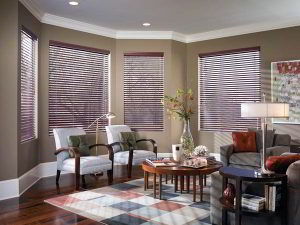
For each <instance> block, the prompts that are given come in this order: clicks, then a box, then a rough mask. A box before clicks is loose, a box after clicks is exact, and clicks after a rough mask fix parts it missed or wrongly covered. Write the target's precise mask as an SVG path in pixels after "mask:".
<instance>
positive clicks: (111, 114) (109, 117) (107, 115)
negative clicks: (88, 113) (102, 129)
mask: <svg viewBox="0 0 300 225" xmlns="http://www.w3.org/2000/svg"><path fill="white" fill-rule="evenodd" d="M115 117H116V114H114V113H113V112H109V113H107V114H103V115H101V116H99V117H98V118H97V119H95V120H94V121H93V122H92V123H91V124H90V125H89V126H88V128H87V129H89V128H90V127H91V126H93V125H94V124H95V123H96V144H98V132H99V120H101V119H104V118H105V119H113V118H115ZM96 154H97V155H98V146H96Z"/></svg>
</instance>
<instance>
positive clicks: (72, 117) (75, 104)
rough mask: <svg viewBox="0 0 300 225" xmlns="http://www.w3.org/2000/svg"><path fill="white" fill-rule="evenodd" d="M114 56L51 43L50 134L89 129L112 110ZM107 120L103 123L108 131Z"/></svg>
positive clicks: (93, 50)
mask: <svg viewBox="0 0 300 225" xmlns="http://www.w3.org/2000/svg"><path fill="white" fill-rule="evenodd" d="M109 70H110V53H109V51H107V50H100V49H93V48H87V47H82V46H77V45H71V44H65V43H61V42H57V41H50V46H49V133H50V134H52V130H53V128H59V127H81V128H84V129H85V130H86V131H87V132H94V131H95V128H94V127H91V128H90V129H87V127H88V126H89V125H90V124H91V123H92V122H93V121H94V120H95V119H97V118H98V117H99V116H101V115H103V114H107V113H108V110H109V84H108V83H109ZM107 124H108V121H107V120H106V119H104V120H100V121H99V125H100V127H99V129H101V130H104V127H105V126H106V125H107Z"/></svg>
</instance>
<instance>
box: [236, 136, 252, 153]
mask: <svg viewBox="0 0 300 225" xmlns="http://www.w3.org/2000/svg"><path fill="white" fill-rule="evenodd" d="M232 141H233V152H256V140H255V132H232Z"/></svg>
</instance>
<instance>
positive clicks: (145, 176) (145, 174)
mask: <svg viewBox="0 0 300 225" xmlns="http://www.w3.org/2000/svg"><path fill="white" fill-rule="evenodd" d="M146 183H147V172H146V171H144V191H146V189H147V188H146V186H147V185H146Z"/></svg>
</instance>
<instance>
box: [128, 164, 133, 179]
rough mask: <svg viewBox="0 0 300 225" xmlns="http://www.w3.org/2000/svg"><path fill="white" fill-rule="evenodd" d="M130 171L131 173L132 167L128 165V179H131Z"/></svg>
mask: <svg viewBox="0 0 300 225" xmlns="http://www.w3.org/2000/svg"><path fill="white" fill-rule="evenodd" d="M131 171H132V165H131V164H128V166H127V174H128V178H131Z"/></svg>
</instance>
